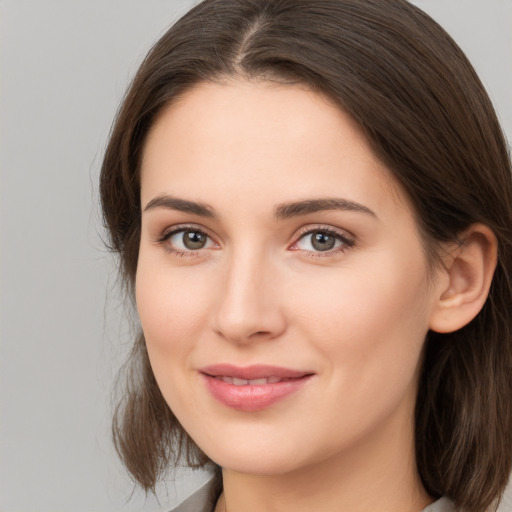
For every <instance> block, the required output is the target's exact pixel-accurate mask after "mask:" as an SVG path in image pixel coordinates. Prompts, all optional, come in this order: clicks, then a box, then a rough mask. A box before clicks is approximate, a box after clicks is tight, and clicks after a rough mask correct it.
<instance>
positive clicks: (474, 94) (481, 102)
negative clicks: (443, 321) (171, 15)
mask: <svg viewBox="0 0 512 512" xmlns="http://www.w3.org/2000/svg"><path fill="white" fill-rule="evenodd" d="M228 77H236V78H242V79H247V80H253V79H254V80H260V79H263V80H278V81H281V82H283V83H289V82H292V83H300V84H304V85H306V86H308V87H310V88H311V89H312V90H314V91H317V92H319V93H321V94H325V95H326V96H328V97H329V98H331V99H332V100H333V101H335V102H336V104H337V105H339V107H340V109H342V110H343V111H344V112H346V113H347V114H348V115H350V116H351V117H352V118H353V119H354V120H356V121H357V123H358V124H359V125H360V126H361V128H362V129H363V131H364V133H365V135H366V137H367V139H368V141H369V143H370V144H371V146H372V148H373V150H374V151H375V152H376V154H377V156H378V157H379V158H380V159H381V160H382V162H383V163H384V164H385V165H386V166H387V167H388V168H389V169H390V171H391V172H392V173H393V175H394V176H395V178H396V180H397V181H398V182H399V183H400V184H401V186H402V188H403V190H405V192H406V194H407V195H408V196H409V198H410V200H411V203H412V205H413V208H414V212H415V216H416V219H417V223H418V226H419V230H420V233H421V235H422V240H423V243H424V246H425V248H426V252H427V255H428V260H429V261H430V262H432V261H436V255H438V254H439V247H440V244H442V243H444V242H449V241H456V240H457V239H458V237H459V236H460V235H461V233H463V232H464V230H465V229H466V228H468V227H469V226H470V225H471V224H473V223H476V222H481V223H483V224H485V225H487V226H489V227H490V228H491V229H492V231H493V232H494V234H495V235H496V237H497V239H498V263H497V268H496V271H495V275H494V279H493V282H492V285H491V289H490V293H489V296H488V299H487V301H486V303H485V305H484V306H483V309H482V311H481V312H480V313H479V315H478V316H477V317H476V318H475V319H474V320H473V321H472V322H470V323H469V324H468V325H467V326H465V327H464V328H462V329H460V330H458V331H456V332H453V333H449V334H438V333H434V332H429V333H428V334H427V339H426V342H425V352H424V354H425V355H424V361H423V367H422V373H421V377H420V382H419V391H418V398H417V405H416V418H415V425H416V427H415V428H416V432H415V439H416V459H417V466H418V471H419V474H420V476H421V479H422V482H423V484H424V486H425V488H426V490H427V491H428V492H429V493H430V494H431V495H432V496H434V497H439V496H446V497H449V498H451V499H452V500H453V501H454V503H455V504H456V506H457V507H458V509H460V510H467V511H469V512H483V511H484V510H487V509H488V507H489V506H491V505H496V504H497V503H498V501H499V499H500V497H501V495H502V493H503V490H504V488H505V486H506V483H507V480H508V476H509V472H510V470H511V466H512V379H511V375H512V371H511V370H512V343H511V341H512V332H511V327H512V307H511V305H512V279H511V272H512V232H511V226H512V179H511V164H510V157H509V152H508V148H507V143H506V141H505V137H504V135H503V132H502V131H501V128H500V126H499V122H498V120H497V116H496V114H495V112H494V109H493V106H492V104H491V102H490V100H489V98H488V96H487V94H486V92H485V90H484V88H483V86H482V84H481V82H480V80H479V79H478V77H477V75H476V73H475V71H474V70H473V68H472V66H471V64H470V63H469V62H468V60H467V58H466V57H465V55H464V54H463V52H462V51H461V50H460V48H459V47H458V46H457V45H456V43H455V42H454V41H453V40H452V39H451V38H450V36H449V35H448V34H447V33H446V32H445V31H444V30H443V29H442V28H441V27H440V26H439V25H438V24H437V23H436V22H434V21H433V20H432V19H431V18H430V17H428V16H427V15H426V14H425V13H423V12H422V11H421V10H420V9H418V8H416V7H414V6H413V5H411V4H409V3H408V2H406V1H405V0H314V1H312V0H206V1H203V2H202V3H200V4H198V5H196V6H195V7H194V8H192V9H191V10H190V11H189V12H188V13H187V14H186V15H185V16H183V17H182V18H181V19H180V20H179V21H178V22H177V23H176V24H175V25H174V26H172V27H171V28H170V29H169V30H168V31H167V33H166V34H165V35H164V36H163V37H162V38H161V39H160V40H159V41H158V42H157V43H156V44H155V46H154V47H153V48H152V49H151V51H150V52H149V54H148V55H147V57H146V59H145V60H144V62H143V63H142V65H141V67H140V69H139V70H138V72H137V74H136V76H135V78H134V79H133V82H132V84H131V86H130V88H129V90H128V92H127V94H126V96H125V98H124V101H123V103H122V105H121V107H120V110H119V111H118V114H117V117H116V119H115V122H114V124H113V127H112V131H111V134H110V140H109V143H108V146H107V149H106V153H105V157H104V161H103V165H102V170H101V179H100V193H101V201H102V207H103V212H104V221H105V225H106V227H107V229H108V232H109V235H110V244H111V248H112V249H113V250H114V251H116V252H117V253H118V254H119V256H120V270H121V275H122V278H123V280H124V282H125V284H126V286H127V289H128V292H129V293H130V294H132V296H133V291H134V281H135V275H136V271H137V258H138V250H139V242H140V229H141V227H140V222H141V205H140V185H139V182H140V179H139V173H140V163H141V155H142V152H143V150H144V143H145V140H146V136H147V134H148V131H149V130H150V128H151V127H152V125H153V123H154V121H155V119H156V117H157V116H158V114H159V113H160V112H161V111H162V109H163V108H164V107H165V106H166V105H168V104H169V103H170V102H172V101H173V100H175V99H176V98H177V97H178V96H180V95H182V94H184V93H185V92H186V91H187V90H189V89H190V88H191V87H193V86H194V85H195V84H198V83H200V82H204V81H222V80H223V79H225V78H228ZM127 383H128V386H127V389H126V392H125V393H124V396H123V398H122V400H121V402H120V404H119V406H118V408H117V410H116V413H115V417H114V422H113V433H114V440H115V445H116V448H117V450H118V452H119V454H120V456H121V458H122V459H123V461H124V463H125V465H126V466H127V468H128V470H129V471H130V472H131V474H132V475H133V477H134V478H135V480H136V481H137V482H138V483H139V484H140V485H141V486H142V487H143V488H144V489H145V490H146V491H148V490H151V489H153V490H154V486H155V484H156V482H157V481H158V479H159V478H160V477H161V476H162V475H163V474H164V473H165V471H166V469H167V468H168V467H170V466H173V465H176V464H178V463H179V461H180V460H182V458H185V460H186V461H187V463H188V464H189V465H192V466H194V467H199V466H204V465H205V464H208V462H209V459H208V457H206V456H205V455H204V454H203V453H202V452H201V451H200V450H199V448H197V446H196V445H195V444H194V442H193V441H192V440H191V439H190V438H189V437H188V435H187V434H186V432H184V430H183V428H182V427H181V425H180V424H179V422H178V421H177V419H176V418H175V417H174V415H173V413H172V411H171V410H170V409H169V407H168V406H167V404H166V403H165V401H164V399H163V397H162V395H161V393H160V391H159V389H158V386H157V383H156V381H155V378H154V376H153V373H152V370H151V367H150V363H149V359H148V355H147V352H146V347H145V341H144V337H143V334H140V335H139V336H138V337H137V339H136V341H135V344H134V348H133V351H132V353H131V356H130V360H129V372H128V375H127Z"/></svg>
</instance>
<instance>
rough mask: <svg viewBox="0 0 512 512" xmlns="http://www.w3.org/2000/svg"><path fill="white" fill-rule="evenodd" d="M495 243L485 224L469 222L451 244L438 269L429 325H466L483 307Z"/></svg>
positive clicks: (440, 328) (444, 328)
mask: <svg viewBox="0 0 512 512" xmlns="http://www.w3.org/2000/svg"><path fill="white" fill-rule="evenodd" d="M497 254H498V243H497V240H496V236H495V235H494V233H493V232H492V230H491V229H490V228H489V227H487V226H485V225H484V224H473V225H471V226H470V227H469V228H468V229H467V230H466V231H465V232H464V233H463V235H462V236H461V243H460V244H457V245H456V246H455V247H452V248H451V249H450V250H449V251H448V253H447V255H446V257H445V258H443V260H444V266H443V268H442V269H440V270H439V273H440V274H442V276H439V277H440V279H438V281H437V290H436V291H437V296H436V298H435V300H436V302H435V304H434V308H433V310H432V315H431V318H430V325H429V327H430V329H431V330H433V331H436V332H439V333H448V332H453V331H456V330H458V329H461V328H462V327H464V326H465V325H467V324H468V323H469V322H471V320H473V318H475V317H476V315H478V313H479V312H480V310H481V309H482V307H483V305H484V303H485V301H486V299H487V296H488V294H489V289H490V287H491V282H492V277H493V275H494V270H495V268H496V263H497Z"/></svg>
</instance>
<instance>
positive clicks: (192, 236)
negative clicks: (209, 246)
mask: <svg viewBox="0 0 512 512" xmlns="http://www.w3.org/2000/svg"><path fill="white" fill-rule="evenodd" d="M205 244H206V237H205V236H204V235H203V234H202V233H198V232H197V231H185V233H183V245H185V247H186V248H187V249H192V250H194V249H202V248H203V247H204V246H205Z"/></svg>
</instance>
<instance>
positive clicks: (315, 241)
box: [292, 228, 355, 253]
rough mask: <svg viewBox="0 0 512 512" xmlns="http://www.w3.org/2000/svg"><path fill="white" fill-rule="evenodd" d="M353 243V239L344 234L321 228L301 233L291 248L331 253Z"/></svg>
mask: <svg viewBox="0 0 512 512" xmlns="http://www.w3.org/2000/svg"><path fill="white" fill-rule="evenodd" d="M354 243H355V242H354V240H353V239H351V238H349V237H348V236H347V235H345V234H342V233H339V232H337V231H334V230H332V229H325V228H322V229H313V230H309V231H307V232H305V233H303V234H302V235H301V236H300V238H299V239H298V240H297V242H295V244H294V245H293V247H292V249H296V250H300V251H307V252H314V253H332V252H338V251H344V250H345V249H347V248H349V247H352V246H353V245H354Z"/></svg>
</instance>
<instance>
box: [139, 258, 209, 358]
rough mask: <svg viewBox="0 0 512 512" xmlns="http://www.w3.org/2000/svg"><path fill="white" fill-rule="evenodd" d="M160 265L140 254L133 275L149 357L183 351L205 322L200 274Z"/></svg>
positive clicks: (205, 307)
mask: <svg viewBox="0 0 512 512" xmlns="http://www.w3.org/2000/svg"><path fill="white" fill-rule="evenodd" d="M160 268H161V267H160V266H157V265H153V264H151V261H148V262H146V261H144V259H143V258H141V259H140V260H139V267H138V269H137V279H136V301H137V310H138V313H139V318H140V321H141V325H142V330H143V331H144V336H145V338H146V344H147V346H148V351H149V352H150V357H151V356H152V359H155V357H166V356H170V355H175V354H177V353H184V352H186V351H187V350H188V349H189V348H191V344H192V342H193V340H194V339H197V334H198V333H199V331H200V330H201V329H202V328H203V327H204V325H205V322H206V310H207V299H206V297H207V293H206V292H207V290H206V289H205V286H204V281H203V280H202V279H201V278H200V276H197V275H194V274H193V273H189V275H187V274H186V273H183V272H181V273H176V272H173V271H172V269H170V268H168V267H166V266H164V267H163V268H162V270H161V271H159V269H160ZM169 361H171V358H170V359H169Z"/></svg>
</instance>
